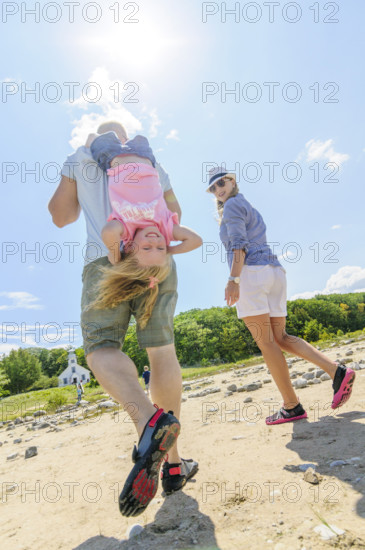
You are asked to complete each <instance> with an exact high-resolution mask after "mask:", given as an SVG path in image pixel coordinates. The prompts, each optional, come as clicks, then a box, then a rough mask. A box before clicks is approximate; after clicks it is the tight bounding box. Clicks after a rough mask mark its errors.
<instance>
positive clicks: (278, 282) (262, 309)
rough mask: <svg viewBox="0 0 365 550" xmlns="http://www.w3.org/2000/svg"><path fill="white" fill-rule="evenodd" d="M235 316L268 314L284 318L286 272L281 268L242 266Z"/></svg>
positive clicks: (285, 312) (285, 313)
mask: <svg viewBox="0 0 365 550" xmlns="http://www.w3.org/2000/svg"><path fill="white" fill-rule="evenodd" d="M240 279H241V282H240V298H239V300H238V302H237V303H236V308H237V315H238V317H239V318H240V319H242V317H249V316H252V315H262V314H264V313H269V314H270V317H286V315H287V311H286V271H285V269H284V268H283V267H281V266H273V265H244V266H243V268H242V272H241V277H240Z"/></svg>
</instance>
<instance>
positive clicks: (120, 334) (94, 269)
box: [81, 257, 177, 355]
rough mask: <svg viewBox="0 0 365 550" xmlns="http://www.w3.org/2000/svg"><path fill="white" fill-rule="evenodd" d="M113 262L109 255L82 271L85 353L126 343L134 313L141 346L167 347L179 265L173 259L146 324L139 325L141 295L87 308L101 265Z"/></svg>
mask: <svg viewBox="0 0 365 550" xmlns="http://www.w3.org/2000/svg"><path fill="white" fill-rule="evenodd" d="M104 265H110V264H109V260H108V258H107V257H103V258H99V259H98V260H95V261H94V262H91V263H89V264H87V265H86V266H85V267H84V270H83V273H82V282H83V288H82V297H81V328H82V335H83V338H84V350H85V355H88V354H89V353H91V352H92V351H95V350H96V349H98V348H117V349H120V348H121V347H122V346H123V342H124V338H125V335H126V332H127V329H128V325H129V321H130V318H131V316H132V315H133V316H134V317H135V319H136V321H137V339H138V344H139V346H140V347H141V348H150V347H151V348H152V347H157V346H167V345H168V344H172V343H173V342H174V313H175V307H176V302H177V274H176V264H175V262H174V260H172V268H171V273H170V274H169V276H168V277H167V279H165V281H163V283H161V284H160V285H159V292H158V297H157V301H156V304H155V307H154V308H153V311H152V315H151V317H150V319H149V320H148V323H147V325H146V327H145V328H144V329H143V330H142V329H140V328H139V327H138V316H139V313H140V312H139V306H140V303H141V300H142V296H139V297H138V298H135V299H133V300H129V301H127V302H121V303H120V304H119V305H118V306H117V307H115V308H111V309H90V310H87V311H85V309H86V307H87V306H88V304H89V303H90V302H92V301H93V300H94V299H95V297H96V291H95V287H96V283H97V281H98V280H99V279H100V277H101V273H100V270H99V267H100V266H104Z"/></svg>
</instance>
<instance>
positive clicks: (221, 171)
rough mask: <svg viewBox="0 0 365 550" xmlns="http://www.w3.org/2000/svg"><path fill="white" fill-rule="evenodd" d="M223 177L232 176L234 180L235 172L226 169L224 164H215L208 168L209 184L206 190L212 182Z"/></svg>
mask: <svg viewBox="0 0 365 550" xmlns="http://www.w3.org/2000/svg"><path fill="white" fill-rule="evenodd" d="M225 177H228V178H234V180H235V181H236V174H235V173H234V172H231V171H230V170H227V169H226V167H225V166H216V167H215V168H212V169H211V170H209V185H208V187H207V189H206V191H208V192H209V189H210V187H211V186H212V185H213V183H215V182H216V181H218V180H220V179H222V178H225Z"/></svg>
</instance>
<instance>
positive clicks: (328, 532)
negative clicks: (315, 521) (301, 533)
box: [313, 524, 345, 540]
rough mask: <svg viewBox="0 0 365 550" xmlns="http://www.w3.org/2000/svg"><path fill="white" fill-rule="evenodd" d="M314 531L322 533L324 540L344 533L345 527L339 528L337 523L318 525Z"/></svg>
mask: <svg viewBox="0 0 365 550" xmlns="http://www.w3.org/2000/svg"><path fill="white" fill-rule="evenodd" d="M313 531H314V532H315V533H318V535H320V537H321V539H322V540H330V539H332V538H334V537H337V535H343V534H344V533H345V531H344V530H343V529H339V528H338V527H336V526H335V525H329V526H328V527H327V525H323V524H321V525H317V526H316V527H314V528H313Z"/></svg>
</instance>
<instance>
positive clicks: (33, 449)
mask: <svg viewBox="0 0 365 550" xmlns="http://www.w3.org/2000/svg"><path fill="white" fill-rule="evenodd" d="M37 454H38V448H37V447H28V449H27V450H26V451H25V458H32V456H37Z"/></svg>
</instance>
